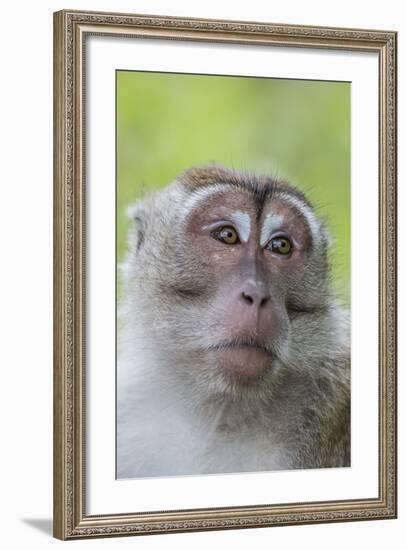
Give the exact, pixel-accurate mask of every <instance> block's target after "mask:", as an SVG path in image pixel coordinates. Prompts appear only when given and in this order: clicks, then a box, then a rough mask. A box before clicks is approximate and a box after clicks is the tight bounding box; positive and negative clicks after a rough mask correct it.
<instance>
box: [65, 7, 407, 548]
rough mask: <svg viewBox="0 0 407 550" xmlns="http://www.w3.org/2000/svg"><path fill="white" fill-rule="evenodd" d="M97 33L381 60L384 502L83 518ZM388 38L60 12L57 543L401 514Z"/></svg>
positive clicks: (391, 50) (392, 56)
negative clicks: (88, 91)
mask: <svg viewBox="0 0 407 550" xmlns="http://www.w3.org/2000/svg"><path fill="white" fill-rule="evenodd" d="M90 34H109V35H115V36H126V37H129V36H132V37H152V38H161V39H169V40H200V41H212V42H234V43H244V44H248V45H249V44H254V43H256V44H268V45H273V44H278V45H284V46H292V47H318V48H336V49H342V50H363V51H373V52H376V53H378V58H379V74H380V78H379V98H380V108H379V117H380V124H379V126H380V130H379V159H380V167H379V178H380V182H379V189H380V191H379V227H380V231H379V250H380V254H379V281H380V282H379V317H380V319H379V335H380V338H379V340H380V341H379V372H380V374H379V378H380V380H379V401H380V403H379V472H378V477H379V496H378V498H377V499H365V500H349V501H338V502H331V501H330V502H319V503H318V502H315V503H307V504H301V503H294V504H287V505H269V506H247V507H231V508H217V509H216V508H211V509H205V510H204V509H196V510H181V511H180V510H178V511H165V512H154V513H136V514H130V513H129V514H112V515H106V516H89V515H86V493H85V487H86V468H85V465H86V452H85V445H84V441H85V412H86V403H85V399H84V396H85V384H86V377H85V327H86V317H85V312H86V307H85V306H86V296H85V262H86V258H85V225H84V220H85V212H86V202H85V201H86V193H85V171H84V164H85V163H84V158H85V145H84V127H83V113H84V99H83V98H84V94H83V78H84V74H85V65H84V55H83V53H84V47H85V39H86V36H87V35H90ZM396 43H397V34H396V33H395V32H390V31H375V30H374V31H373V30H356V29H343V28H322V27H305V26H294V25H275V24H268V23H267V24H265V23H255V22H239V21H215V20H205V19H186V18H175V17H162V16H157V17H156V16H147V15H130V14H110V13H96V12H79V11H67V10H64V11H60V12H57V13H55V14H54V535H55V536H56V537H57V538H60V539H64V540H65V539H73V538H83V537H101V536H117V535H136V534H153V533H166V532H182V531H198V530H214V529H230V528H249V527H266V526H273V525H289V524H304V523H320V522H334V521H355V520H368V519H386V518H395V517H396V513H397V511H396V507H397V496H396V493H397V490H396V489H397V487H396V477H397V476H396V463H397V451H396V404H397V399H396V397H397V396H396V387H397V385H396V356H397V350H396V328H397V325H396V323H397V319H396V169H397V158H396V138H397V134H396V49H397V46H396Z"/></svg>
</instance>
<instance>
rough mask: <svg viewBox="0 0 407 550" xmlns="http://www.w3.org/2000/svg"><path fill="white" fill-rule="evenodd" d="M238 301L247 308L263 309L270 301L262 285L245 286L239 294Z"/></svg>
mask: <svg viewBox="0 0 407 550" xmlns="http://www.w3.org/2000/svg"><path fill="white" fill-rule="evenodd" d="M240 299H241V300H242V301H243V302H244V303H245V304H246V305H248V306H254V307H257V308H262V307H264V306H265V305H266V304H267V303H268V302H269V300H270V294H269V293H268V291H267V290H266V289H265V288H264V286H263V285H259V284H253V285H247V286H246V287H245V288H244V289H243V290H242V292H241V294H240Z"/></svg>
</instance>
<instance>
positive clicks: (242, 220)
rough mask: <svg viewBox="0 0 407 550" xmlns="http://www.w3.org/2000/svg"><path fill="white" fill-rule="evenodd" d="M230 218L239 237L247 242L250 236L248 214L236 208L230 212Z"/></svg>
mask: <svg viewBox="0 0 407 550" xmlns="http://www.w3.org/2000/svg"><path fill="white" fill-rule="evenodd" d="M230 219H231V220H232V222H233V223H234V224H235V225H236V228H237V230H238V231H239V235H240V239H241V240H242V241H243V242H244V243H247V241H248V240H249V237H250V216H249V214H247V213H246V212H241V211H240V210H237V211H236V212H232V214H231V215H230Z"/></svg>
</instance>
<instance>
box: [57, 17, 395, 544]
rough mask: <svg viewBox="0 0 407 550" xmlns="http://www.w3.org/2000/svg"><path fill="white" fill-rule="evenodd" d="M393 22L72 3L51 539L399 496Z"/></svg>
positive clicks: (376, 513)
mask: <svg viewBox="0 0 407 550" xmlns="http://www.w3.org/2000/svg"><path fill="white" fill-rule="evenodd" d="M396 42H397V35H396V33H394V32H391V31H379V30H377V31H372V30H363V29H341V28H325V27H315V26H309V27H306V26H301V25H280V24H273V23H255V22H241V21H215V20H209V19H208V20H205V19H189V18H182V17H177V18H174V17H164V16H151V15H149V16H146V15H137V14H114V13H113V14H109V13H99V12H84V11H75V10H63V11H60V12H57V13H55V14H54V302H55V303H54V535H55V537H57V538H59V539H63V540H65V539H77V538H91V537H107V536H109V537H114V536H118V535H145V534H158V533H171V532H187V531H204V530H214V529H235V528H249V527H269V526H276V525H302V524H305V523H308V524H309V523H322V522H337V521H351V520H352V521H354V520H371V519H382V518H394V517H396V515H397V499H396V496H397V495H396V491H397V479H396V353H397V350H396V253H395V250H396V226H397V220H396V153H395V152H396V57H397V56H396V47H397V43H396Z"/></svg>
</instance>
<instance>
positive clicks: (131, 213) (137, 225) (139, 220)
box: [126, 202, 146, 252]
mask: <svg viewBox="0 0 407 550" xmlns="http://www.w3.org/2000/svg"><path fill="white" fill-rule="evenodd" d="M126 214H127V217H128V218H130V219H131V220H132V222H133V224H134V226H133V227H134V229H133V232H132V237H131V239H132V245H133V246H134V248H135V250H136V251H137V252H138V251H139V250H140V247H141V246H142V245H143V242H144V235H145V231H146V214H145V210H144V208H143V205H142V204H141V203H139V202H137V203H136V204H132V205H131V206H129V207H128V208H127V210H126Z"/></svg>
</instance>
